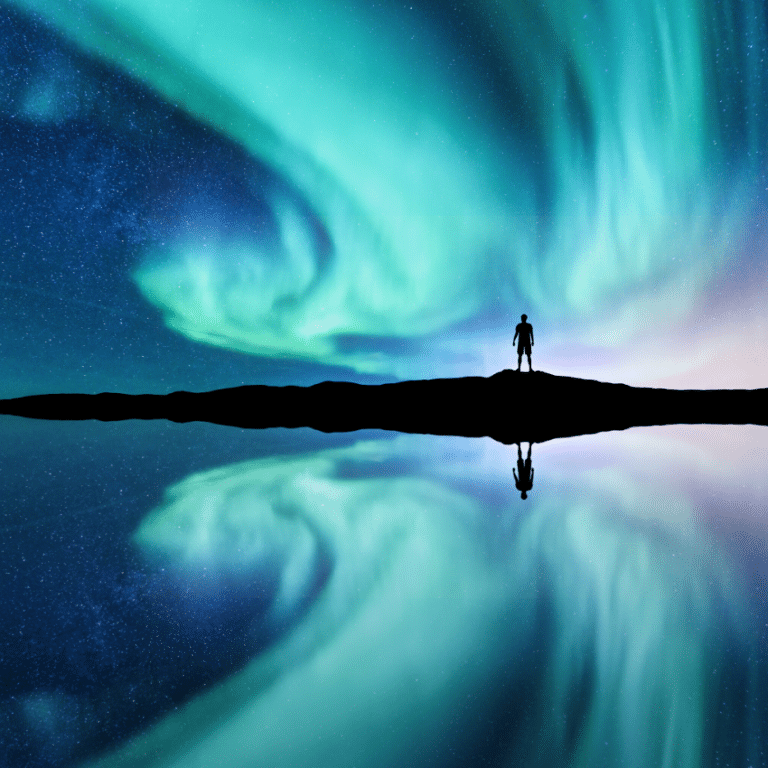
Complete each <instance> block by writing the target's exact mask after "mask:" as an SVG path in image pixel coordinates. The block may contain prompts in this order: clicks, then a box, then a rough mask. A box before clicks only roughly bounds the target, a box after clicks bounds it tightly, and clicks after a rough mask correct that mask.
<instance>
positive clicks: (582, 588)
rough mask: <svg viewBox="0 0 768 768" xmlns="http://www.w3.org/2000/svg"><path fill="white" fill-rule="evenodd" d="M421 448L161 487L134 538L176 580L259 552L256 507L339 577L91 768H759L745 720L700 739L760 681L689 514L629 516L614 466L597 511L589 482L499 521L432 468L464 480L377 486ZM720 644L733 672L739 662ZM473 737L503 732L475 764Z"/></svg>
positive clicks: (633, 490)
mask: <svg viewBox="0 0 768 768" xmlns="http://www.w3.org/2000/svg"><path fill="white" fill-rule="evenodd" d="M419 445H420V442H419V441H418V440H413V441H409V440H407V439H401V440H398V441H386V442H379V443H376V442H374V443H358V444H356V445H355V446H353V447H350V448H343V449H335V450H328V451H323V452H320V453H315V454H312V455H309V456H306V457H303V456H299V457H293V458H286V459H284V460H283V461H282V462H277V461H276V460H274V459H268V460H258V461H251V462H244V463H241V464H236V465H231V466H228V467H225V468H221V469H217V470H211V471H209V472H206V473H204V474H202V475H199V476H196V477H193V478H189V479H188V480H186V481H184V482H183V483H181V484H180V485H178V486H176V487H174V488H173V489H171V490H170V491H169V492H168V494H167V501H166V502H165V503H164V504H163V505H161V506H160V507H159V508H158V509H156V510H155V511H154V512H152V513H151V515H150V516H149V518H148V520H147V521H145V523H142V525H141V526H140V528H139V531H138V533H137V539H136V540H137V542H139V544H140V545H141V546H142V547H148V548H149V549H150V550H151V551H153V552H154V553H155V556H157V552H158V551H164V552H165V565H166V567H168V568H171V569H174V568H180V567H181V568H187V567H188V565H189V560H188V556H187V554H186V553H189V551H190V547H191V544H192V542H194V541H197V540H199V538H200V531H201V530H202V531H204V532H205V538H206V539H207V540H208V541H219V542H235V541H255V540H256V539H257V538H258V535H257V534H258V532H259V531H260V530H262V527H263V526H264V520H265V513H264V510H266V509H272V510H275V509H290V510H291V516H292V519H293V520H294V521H301V525H304V526H308V527H310V528H312V529H313V530H314V531H316V532H317V535H318V536H319V537H320V538H322V539H323V540H324V541H325V542H326V544H327V546H328V548H329V551H330V552H332V561H333V567H332V570H331V574H330V576H329V578H328V581H327V583H326V585H325V587H324V588H323V590H322V591H321V592H320V593H319V594H318V595H317V599H316V600H315V602H314V604H313V605H312V606H311V608H310V609H309V610H308V611H307V613H306V615H305V616H303V617H302V618H300V619H299V620H298V622H297V623H296V625H295V626H294V627H293V629H292V631H291V632H290V633H288V634H287V635H285V636H284V637H283V638H281V639H279V640H278V641H276V643H275V645H274V646H273V647H272V648H271V649H270V650H268V651H267V652H265V653H264V654H262V655H260V656H258V657H257V658H255V659H254V660H253V661H252V662H250V663H249V664H248V665H247V666H246V667H245V668H244V669H243V670H242V671H241V672H239V673H238V674H236V675H234V676H233V677H232V678H230V679H229V680H227V681H225V682H224V683H222V684H221V685H220V686H219V687H218V688H216V689H215V690H213V691H211V692H208V693H203V694H202V695H200V696H199V697H198V698H197V699H196V700H194V701H193V702H191V703H190V704H189V705H188V706H187V707H186V708H185V709H184V710H183V711H181V712H179V713H178V714H172V715H170V716H169V717H168V718H167V719H166V720H165V721H164V722H162V723H161V724H160V725H158V726H157V727H156V728H155V729H154V730H152V731H150V732H149V733H147V734H145V735H143V736H140V737H139V738H137V739H136V740H135V743H134V744H131V745H128V746H127V747H126V748H125V749H124V750H122V751H118V752H117V753H116V754H115V755H114V756H113V757H108V758H106V759H104V760H103V761H100V762H99V765H104V766H111V765H157V766H161V765H162V766H166V765H168V766H170V765H179V766H181V765H184V766H189V765H206V764H209V763H210V762H211V761H215V760H216V756H221V755H222V754H226V755H227V759H228V761H229V762H231V764H232V765H234V766H254V765H265V764H268V765H274V766H281V765H286V766H288V765H298V764H301V763H302V761H304V760H305V759H306V757H305V756H306V755H307V754H308V753H309V752H308V750H309V751H310V752H311V753H312V755H313V757H312V762H313V763H314V764H317V765H320V766H324V765H327V766H340V765H359V764H363V765H369V766H373V765H392V764H393V762H394V761H405V762H407V763H408V764H409V765H433V764H439V765H450V764H454V762H456V763H458V764H460V763H461V762H462V760H464V759H466V758H467V757H468V756H469V755H475V757H476V758H477V757H478V756H479V755H480V754H482V755H484V759H488V760H489V761H490V763H491V764H498V765H520V764H524V765H533V766H535V765H542V766H551V765H557V764H565V763H568V764H569V765H574V766H584V768H586V767H587V766H593V765H595V764H596V763H600V762H603V763H605V764H608V765H620V764H621V765H629V766H637V767H638V768H640V767H641V766H647V765H665V766H666V765H668V766H673V765H674V766H690V767H691V768H693V766H700V765H702V764H708V763H709V760H710V758H711V757H712V756H713V755H714V754H719V755H721V756H723V755H726V756H727V755H731V754H732V755H736V754H743V755H747V756H748V757H750V759H756V757H757V754H758V752H759V749H760V738H759V736H760V725H759V724H755V723H752V724H751V727H752V731H751V732H750V723H749V720H750V718H749V717H748V716H747V717H746V719H745V720H744V721H743V727H744V728H746V729H747V731H748V732H747V733H745V734H744V738H743V739H742V740H741V743H740V744H736V743H735V742H734V740H733V739H732V734H730V732H728V733H722V734H717V735H714V736H713V735H712V734H708V733H707V722H709V720H710V718H713V717H715V716H716V712H717V710H718V708H720V707H721V706H722V704H721V701H722V699H723V698H724V697H731V698H732V697H733V696H734V695H740V692H738V691H736V693H735V694H734V691H733V688H734V682H735V681H737V680H738V679H742V678H743V679H744V680H747V681H749V680H751V681H753V682H752V683H748V686H750V685H751V688H750V689H749V690H748V692H747V695H748V697H749V698H751V699H752V700H754V698H755V697H759V693H758V691H757V690H755V684H756V680H757V679H758V668H757V666H756V665H757V659H756V658H754V657H752V656H750V654H749V653H748V652H747V651H746V648H747V639H746V635H743V636H742V634H741V631H742V630H741V627H744V626H745V623H744V622H745V617H744V615H743V608H744V607H743V606H742V605H741V602H740V598H739V596H738V591H737V590H736V589H735V588H734V582H733V578H734V577H733V573H732V572H731V567H730V565H729V562H728V559H727V558H726V557H724V555H723V554H722V553H721V552H719V551H718V548H717V547H716V546H715V545H714V543H713V542H709V543H707V542H708V541H709V539H708V537H707V535H706V534H705V535H702V533H703V531H702V530H701V529H700V527H699V525H698V524H697V523H696V522H695V519H694V518H692V516H691V510H690V506H689V504H688V502H686V501H685V499H684V498H682V497H677V498H673V499H672V501H671V505H668V506H665V508H664V511H663V512H661V510H660V516H659V517H658V518H655V519H651V520H649V518H648V509H640V510H637V508H636V507H635V505H634V504H630V505H629V506H627V500H629V499H632V498H634V497H636V495H637V493H638V491H639V490H640V489H639V488H638V487H637V486H636V484H635V481H634V480H632V479H631V476H630V475H629V474H627V473H624V472H622V471H621V470H620V469H618V468H615V469H614V470H613V477H612V482H611V484H610V487H611V488H612V489H615V493H613V496H612V500H611V504H610V508H611V511H610V512H607V511H602V510H605V508H606V504H605V498H602V499H600V497H601V496H603V497H604V494H605V493H606V484H605V482H604V480H603V479H602V477H601V472H598V473H597V474H596V475H595V476H594V481H593V480H590V479H589V478H590V476H591V473H588V474H587V475H585V476H584V479H586V480H587V487H586V488H585V489H584V491H585V492H584V493H583V501H581V502H580V503H575V504H574V503H573V502H572V501H569V500H568V499H567V498H560V499H558V498H557V497H556V496H554V497H550V498H549V499H548V501H545V502H544V503H542V504H539V505H538V506H535V507H534V508H533V509H529V510H528V511H527V513H526V514H524V515H522V516H520V517H515V516H516V515H517V514H518V513H517V511H516V507H515V506H514V504H512V505H511V506H509V507H507V508H506V509H501V510H498V512H499V513H500V515H501V518H500V521H499V522H492V520H494V519H497V518H496V516H495V515H493V514H492V511H491V510H490V509H489V508H487V507H485V505H484V504H483V503H482V502H480V501H479V500H478V499H476V498H474V497H472V496H471V495H466V494H465V493H459V492H457V491H455V490H449V488H450V486H451V485H453V483H451V482H447V481H446V480H447V478H446V474H445V473H446V471H447V472H448V474H449V475H452V476H453V478H454V481H455V479H456V477H457V476H458V475H461V473H462V471H464V470H462V464H461V463H453V465H452V466H450V467H445V466H444V465H442V464H440V465H438V466H435V467H432V468H431V469H430V468H429V467H428V466H424V465H423V466H422V470H421V471H420V472H417V473H415V474H413V473H411V474H406V475H402V476H392V477H390V476H388V474H389V473H387V474H384V475H382V474H381V472H380V469H379V467H381V465H382V462H386V461H391V460H392V459H393V458H398V459H399V460H400V461H403V460H405V461H406V464H410V465H411V466H413V462H414V461H415V460H416V457H417V456H418V455H419ZM419 461H420V462H423V458H422V459H420V460H419ZM465 466H466V465H465ZM350 467H352V468H353V471H352V472H350ZM441 477H442V480H440V479H439V478H441ZM611 493H612V491H611ZM598 499H600V501H598ZM510 502H511V499H510ZM195 510H196V513H195ZM638 512H639V514H640V516H639V517H638ZM513 520H514V523H513V524H512V525H510V523H511V522H512V521H513ZM502 525H503V529H504V530H505V533H504V534H503V536H502V539H501V540H499V539H498V536H499V533H500V530H496V531H495V532H494V528H495V527H496V526H502ZM270 536H271V534H270V533H269V528H267V535H266V537H265V540H269V538H270ZM494 540H495V541H496V544H495V545H493V544H491V542H493V541H494ZM192 548H193V549H194V550H195V551H196V553H197V554H196V555H195V557H196V558H197V559H198V565H200V566H202V565H205V566H206V567H207V568H210V569H212V570H213V571H216V570H217V569H220V568H228V567H231V563H232V556H231V553H232V550H233V546H232V545H231V544H227V545H226V546H224V547H223V548H221V549H216V548H211V549H209V550H208V554H207V555H206V556H205V557H203V555H202V554H201V551H200V549H199V547H196V546H195V547H192ZM278 549H280V547H278ZM261 551H262V552H263V550H261ZM264 556H265V557H266V558H267V559H269V556H270V555H269V553H266V555H264ZM437 628H439V630H438V629H437ZM735 648H741V652H739V653H738V654H737V657H738V658H739V659H741V660H742V661H741V662H739V663H743V664H744V665H745V667H744V668H738V667H737V668H734V666H733V660H734V656H733V651H734V649H735ZM351 659H354V660H355V661H354V663H353V664H350V660H351ZM741 693H743V691H742V692H741ZM468 699H469V700H471V701H472V711H473V712H474V713H475V715H476V716H477V717H475V718H472V720H471V721H469V720H467V719H466V718H465V717H464V716H463V715H462V714H461V713H462V712H463V711H464V708H465V706H466V702H467V700H468ZM553 712H559V713H561V717H553V714H552V713H553ZM448 722H462V723H463V726H462V728H460V729H457V730H453V729H446V723H448ZM483 723H486V725H483ZM491 724H492V725H491ZM486 728H491V729H492V730H493V732H494V733H497V734H499V737H498V743H494V744H493V745H492V747H490V749H491V751H490V752H488V753H486V752H485V751H484V749H485V748H484V747H481V746H479V745H480V744H483V743H484V740H485V736H483V733H484V731H485V730H486ZM494 741H495V740H494ZM318 744H322V749H321V750H320V751H319V752H318V751H317V750H316V745H318ZM734 750H735V751H734Z"/></svg>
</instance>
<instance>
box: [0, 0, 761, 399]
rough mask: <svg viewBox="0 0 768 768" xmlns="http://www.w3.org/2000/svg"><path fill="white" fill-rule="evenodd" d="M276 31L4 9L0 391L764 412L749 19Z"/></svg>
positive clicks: (574, 15) (550, 15) (757, 142)
mask: <svg viewBox="0 0 768 768" xmlns="http://www.w3.org/2000/svg"><path fill="white" fill-rule="evenodd" d="M294 6H295V8H294ZM291 8H293V9H294V11H295V12H293V13H291V12H290V9H289V7H288V6H285V7H283V6H281V7H280V8H278V7H272V6H270V5H266V4H252V3H247V2H241V1H240V0H227V2H224V3H218V4H217V5H216V6H215V8H214V9H211V8H205V7H204V4H203V3H196V4H195V5H194V7H189V6H188V4H184V5H183V7H182V6H181V5H180V6H179V7H178V8H176V7H175V6H174V4H173V3H170V4H165V5H163V6H162V8H160V7H159V6H157V5H156V4H155V3H150V2H142V0H130V1H126V2H121V3H120V4H119V5H117V6H115V5H114V4H102V3H100V2H98V1H94V2H77V3H67V4H64V3H57V2H46V0H29V2H14V3H11V4H10V5H8V4H6V5H3V15H2V22H1V23H2V25H3V26H2V29H3V46H2V51H1V52H0V67H2V75H3V78H2V80H3V91H2V99H0V110H1V111H0V120H1V121H2V122H1V123H0V130H1V131H2V133H3V141H2V155H1V156H0V162H1V163H2V165H3V172H2V175H1V176H0V178H2V183H3V185H4V186H5V188H6V189H5V194H4V198H5V200H6V201H7V203H6V205H5V206H4V207H3V210H2V211H1V212H0V216H2V232H3V234H4V240H5V242H4V249H5V257H4V258H3V259H2V265H1V269H2V273H0V282H2V286H3V302H2V313H3V314H2V323H1V324H0V326H1V327H2V329H3V335H2V338H0V343H1V344H2V348H3V354H4V357H5V358H6V360H8V362H9V365H8V371H9V375H8V376H7V378H6V379H5V380H4V389H5V394H7V395H13V394H27V393H31V392H38V391H48V390H54V391H65V390H67V389H69V390H72V389H76V390H78V391H99V390H102V389H120V390H122V391H129V392H138V391H170V390H172V389H178V388H189V389H201V388H211V387H218V386H229V385H234V384H241V383H256V382H260V383H297V384H301V383H311V382H312V381H317V380H321V379H328V378H341V379H344V378H346V379H354V380H358V381H369V382H374V381H385V380H392V379H393V378H407V377H416V378H423V377H431V376H445V375H466V374H483V375H488V374H490V373H492V372H494V371H496V370H499V369H501V368H503V367H507V366H511V365H514V362H515V361H514V350H513V347H512V344H511V336H512V334H513V332H514V325H515V324H516V322H517V321H518V317H519V314H520V313H521V312H526V313H527V314H528V315H529V317H530V320H531V322H533V324H534V328H535V329H536V338H537V341H538V342H539V343H538V346H537V348H536V349H535V358H536V365H537V366H538V367H541V368H544V369H546V370H550V371H552V372H556V373H565V374H572V375H587V376H593V377H596V378H602V379H605V380H613V381H619V380H621V381H626V382H628V383H664V384H667V385H673V386H681V385H685V386H693V387H711V386H747V387H749V386H762V384H764V381H763V379H762V378H761V376H762V371H761V364H760V359H759V354H758V353H757V351H756V350H757V349H759V347H760V346H761V345H762V344H763V343H764V342H765V340H766V339H765V330H764V323H763V320H764V312H765V310H764V308H763V302H762V301H761V295H762V291H763V289H764V288H765V260H764V255H763V254H764V252H765V240H764V233H763V231H764V211H765V203H766V192H768V190H767V189H766V188H767V187H768V181H766V178H765V174H764V165H765V163H764V152H765V150H764V147H765V140H766V135H765V133H766V128H765V120H764V119H763V115H762V112H761V110H762V109H763V106H762V105H763V104H764V103H765V89H766V83H765V76H764V66H763V64H762V62H763V59H764V56H765V46H766V34H765V27H766V20H765V10H764V9H763V8H762V7H761V6H760V5H759V4H750V3H733V4H731V5H730V6H729V7H728V8H726V7H725V6H723V5H722V4H710V3H706V2H705V3H700V2H687V3H682V4H675V5H671V4H665V3H660V2H636V3H630V4H626V3H616V4H615V5H613V4H611V3H605V4H602V5H601V6H599V7H598V6H593V5H592V4H591V3H585V2H570V3H566V4H563V3H552V4H551V6H550V5H548V4H547V3H543V4H541V5H540V6H537V7H536V8H530V9H526V10H520V9H516V8H515V7H514V6H513V5H510V6H506V5H504V4H492V5H489V6H488V7H484V6H482V5H478V4H461V3H460V4H456V5H455V7H453V6H452V7H451V8H450V9H449V12H446V9H445V8H443V7H442V6H441V4H440V3H437V2H433V3H430V2H422V3H419V4H416V5H415V6H414V7H411V6H403V7H394V6H392V7H379V6H374V7H367V6H366V7H360V8H357V7H354V6H344V7H342V6H340V5H339V4H337V3H335V2H331V1H330V0H329V2H327V3H326V2H324V3H321V4H319V5H317V4H315V5H314V6H313V8H314V11H313V13H304V12H302V11H301V3H299V2H294V3H292V4H291ZM42 371H50V372H51V374H52V375H51V377H50V378H47V377H46V376H45V375H42V376H41V372H42ZM54 372H55V374H54Z"/></svg>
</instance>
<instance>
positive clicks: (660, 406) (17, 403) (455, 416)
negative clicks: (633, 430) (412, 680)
mask: <svg viewBox="0 0 768 768" xmlns="http://www.w3.org/2000/svg"><path fill="white" fill-rule="evenodd" d="M767 395H768V389H753V390H743V389H735V390H672V389H651V388H639V387H630V386H627V385H626V384H608V383H604V382H599V381H592V380H587V379H576V378H570V377H565V376H553V375H551V374H548V373H543V372H540V371H536V372H534V373H519V372H517V371H508V370H506V371H500V372H499V373H496V374H494V375H493V376H491V377H489V378H482V377H479V376H475V377H467V378H463V379H429V380H423V381H403V382H397V383H395V384H380V385H364V384H351V383H347V382H329V381H326V382H323V383H321V384H315V385H314V386H311V387H295V386H287V387H268V386H262V385H254V386H244V387H235V388H232V389H219V390H214V391H212V392H200V393H194V392H173V393H171V394H169V395H123V394H117V393H103V394H98V395H82V394H58V395H32V396H30V397H20V398H15V399H11V400H0V414H7V415H14V416H24V417H27V418H35V419H51V420H85V419H98V420H100V421H122V420H125V419H168V420H169V421H175V422H180V423H183V422H190V421H206V422H211V423H213V424H222V425H226V426H233V427H243V428H248V429H267V428H272V427H289V428H294V427H312V428H313V429H317V430H320V431H322V432H352V431H355V430H359V429H384V430H393V431H398V432H409V433H419V434H432V435H460V436H464V437H484V436H488V437H492V438H494V439H495V440H498V441H500V442H502V443H506V444H511V443H516V442H521V441H526V442H536V443H542V442H545V441H547V440H552V439H554V438H557V437H573V436H576V435H584V434H593V433H596V432H604V431H610V430H622V429H628V428H630V427H640V426H652V425H662V424H757V425H763V426H765V425H767V424H768V415H767V414H768V411H767V410H766V407H765V405H766V401H768V396H767Z"/></svg>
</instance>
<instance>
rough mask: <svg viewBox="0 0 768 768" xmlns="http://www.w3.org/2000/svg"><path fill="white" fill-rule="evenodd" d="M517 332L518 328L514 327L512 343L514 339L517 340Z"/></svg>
mask: <svg viewBox="0 0 768 768" xmlns="http://www.w3.org/2000/svg"><path fill="white" fill-rule="evenodd" d="M517 332H518V329H517V328H515V335H514V336H513V337H512V343H513V344H514V343H515V341H517Z"/></svg>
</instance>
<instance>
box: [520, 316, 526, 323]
mask: <svg viewBox="0 0 768 768" xmlns="http://www.w3.org/2000/svg"><path fill="white" fill-rule="evenodd" d="M520 318H521V319H522V321H523V322H525V321H526V320H527V319H528V315H520Z"/></svg>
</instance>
